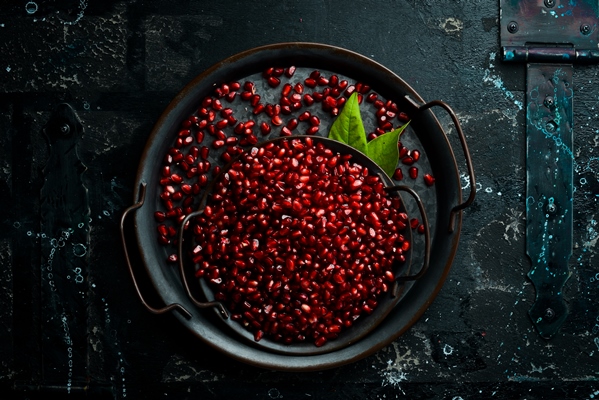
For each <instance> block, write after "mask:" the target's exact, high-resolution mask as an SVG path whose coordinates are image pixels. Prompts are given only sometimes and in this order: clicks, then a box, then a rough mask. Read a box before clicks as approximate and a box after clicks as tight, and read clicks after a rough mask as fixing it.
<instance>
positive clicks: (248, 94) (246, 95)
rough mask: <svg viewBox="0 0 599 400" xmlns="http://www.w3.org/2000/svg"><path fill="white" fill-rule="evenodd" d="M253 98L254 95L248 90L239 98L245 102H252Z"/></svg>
mask: <svg viewBox="0 0 599 400" xmlns="http://www.w3.org/2000/svg"><path fill="white" fill-rule="evenodd" d="M252 96H253V93H252V92H250V91H247V90H246V91H243V92H241V94H240V95H239V97H241V99H242V100H245V101H249V100H251V99H252Z"/></svg>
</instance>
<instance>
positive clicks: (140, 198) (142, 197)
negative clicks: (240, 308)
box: [121, 183, 191, 319]
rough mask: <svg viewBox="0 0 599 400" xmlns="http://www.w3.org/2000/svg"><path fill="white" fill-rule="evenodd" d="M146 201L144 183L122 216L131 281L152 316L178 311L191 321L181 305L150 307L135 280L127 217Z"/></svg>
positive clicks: (123, 239) (126, 257) (122, 231)
mask: <svg viewBox="0 0 599 400" xmlns="http://www.w3.org/2000/svg"><path fill="white" fill-rule="evenodd" d="M145 199H146V184H145V183H142V184H141V185H140V188H139V195H138V201H137V202H136V203H135V204H133V205H132V206H130V207H128V208H127V209H126V210H125V211H124V212H123V215H122V216H121V242H122V245H123V250H124V252H125V259H126V260H127V266H128V267H129V274H130V275H131V279H132V280H133V286H135V291H136V292H137V296H138V297H139V300H141V303H142V304H143V305H144V306H145V307H146V308H147V309H148V311H150V312H151V313H152V314H164V313H167V312H169V311H171V310H175V309H176V310H178V311H179V312H180V313H181V314H182V315H183V316H184V317H185V318H187V319H189V318H191V313H190V312H189V311H187V309H185V307H183V306H182V305H181V304H179V303H173V304H169V305H168V306H165V307H162V308H154V307H152V306H150V305H149V304H148V303H147V302H146V300H145V299H144V297H143V295H142V294H141V290H140V289H139V286H138V285H137V280H136V279H135V273H134V272H133V266H132V265H131V260H130V258H129V251H128V250H127V240H126V239H125V219H126V218H127V215H129V214H130V213H131V212H133V211H136V210H137V209H139V208H141V207H142V206H143V205H144V202H145Z"/></svg>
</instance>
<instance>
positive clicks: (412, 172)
mask: <svg viewBox="0 0 599 400" xmlns="http://www.w3.org/2000/svg"><path fill="white" fill-rule="evenodd" d="M408 174H409V175H410V178H412V179H416V178H418V168H416V167H410V169H409V170H408Z"/></svg>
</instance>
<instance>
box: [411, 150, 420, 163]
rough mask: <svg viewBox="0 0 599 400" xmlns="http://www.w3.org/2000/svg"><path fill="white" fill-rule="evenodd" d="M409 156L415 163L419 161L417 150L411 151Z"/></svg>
mask: <svg viewBox="0 0 599 400" xmlns="http://www.w3.org/2000/svg"><path fill="white" fill-rule="evenodd" d="M410 156H411V157H412V159H413V160H414V162H416V161H418V160H419V159H420V152H419V151H418V150H412V151H411V153H410Z"/></svg>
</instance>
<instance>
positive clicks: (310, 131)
mask: <svg viewBox="0 0 599 400" xmlns="http://www.w3.org/2000/svg"><path fill="white" fill-rule="evenodd" d="M319 128H320V127H318V126H311V127H309V128H308V129H307V130H306V135H316V133H317V132H318V129H319Z"/></svg>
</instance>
